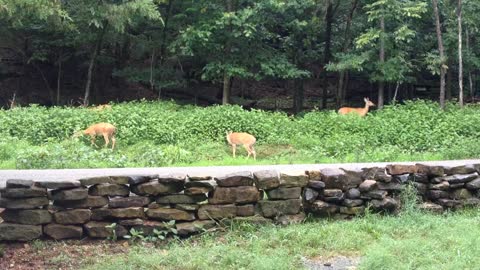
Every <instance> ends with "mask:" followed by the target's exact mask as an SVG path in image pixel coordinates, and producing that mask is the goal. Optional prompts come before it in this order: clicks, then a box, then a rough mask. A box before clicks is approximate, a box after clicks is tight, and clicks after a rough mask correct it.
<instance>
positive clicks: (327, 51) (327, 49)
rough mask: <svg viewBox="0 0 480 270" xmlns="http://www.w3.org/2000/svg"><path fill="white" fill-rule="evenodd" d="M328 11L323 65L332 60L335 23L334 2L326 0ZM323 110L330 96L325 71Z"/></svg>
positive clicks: (325, 72) (323, 79)
mask: <svg viewBox="0 0 480 270" xmlns="http://www.w3.org/2000/svg"><path fill="white" fill-rule="evenodd" d="M326 1H327V3H326V5H327V10H326V13H325V23H326V26H325V50H324V51H323V64H324V65H326V64H327V63H328V61H329V60H330V47H331V43H332V23H333V10H332V8H333V7H332V0H326ZM322 85H323V92H322V109H326V108H327V96H328V77H327V71H326V70H325V69H323V76H322ZM302 96H303V94H302Z"/></svg>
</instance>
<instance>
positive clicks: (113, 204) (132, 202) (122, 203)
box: [108, 196, 150, 208]
mask: <svg viewBox="0 0 480 270" xmlns="http://www.w3.org/2000/svg"><path fill="white" fill-rule="evenodd" d="M149 203H150V198H148V197H143V196H132V197H117V198H112V199H110V201H109V202H108V206H109V207H110V208H128V207H143V206H146V205H148V204H149Z"/></svg>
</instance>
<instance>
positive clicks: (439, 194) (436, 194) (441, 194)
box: [427, 190, 450, 201]
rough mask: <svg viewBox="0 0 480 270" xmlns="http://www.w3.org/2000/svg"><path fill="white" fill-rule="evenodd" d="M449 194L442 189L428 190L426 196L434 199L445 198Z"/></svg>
mask: <svg viewBox="0 0 480 270" xmlns="http://www.w3.org/2000/svg"><path fill="white" fill-rule="evenodd" d="M449 196H450V194H448V192H446V191H443V190H429V191H427V198H429V199H430V200H433V201H436V200H438V199H446V198H448V197H449Z"/></svg>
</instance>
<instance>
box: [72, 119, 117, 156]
mask: <svg viewBox="0 0 480 270" xmlns="http://www.w3.org/2000/svg"><path fill="white" fill-rule="evenodd" d="M116 131H117V128H116V127H115V126H114V125H112V124H109V123H98V124H94V125H91V126H89V127H88V128H87V129H85V130H80V131H78V132H75V133H74V134H73V138H77V137H79V136H81V135H88V136H90V142H91V144H92V145H94V146H95V147H97V148H98V145H96V144H95V138H96V136H98V135H103V139H104V140H105V147H107V146H108V144H109V143H110V141H112V150H113V149H114V148H115V133H116Z"/></svg>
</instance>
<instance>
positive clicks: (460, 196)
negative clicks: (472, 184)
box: [450, 188, 473, 200]
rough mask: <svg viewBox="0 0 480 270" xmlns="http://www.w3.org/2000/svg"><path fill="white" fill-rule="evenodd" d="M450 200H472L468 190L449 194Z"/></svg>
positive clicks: (462, 189)
mask: <svg viewBox="0 0 480 270" xmlns="http://www.w3.org/2000/svg"><path fill="white" fill-rule="evenodd" d="M450 198H451V199H454V200H467V199H470V198H473V195H472V193H470V191H468V189H465V188H461V189H457V190H455V191H453V192H452V193H450Z"/></svg>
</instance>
